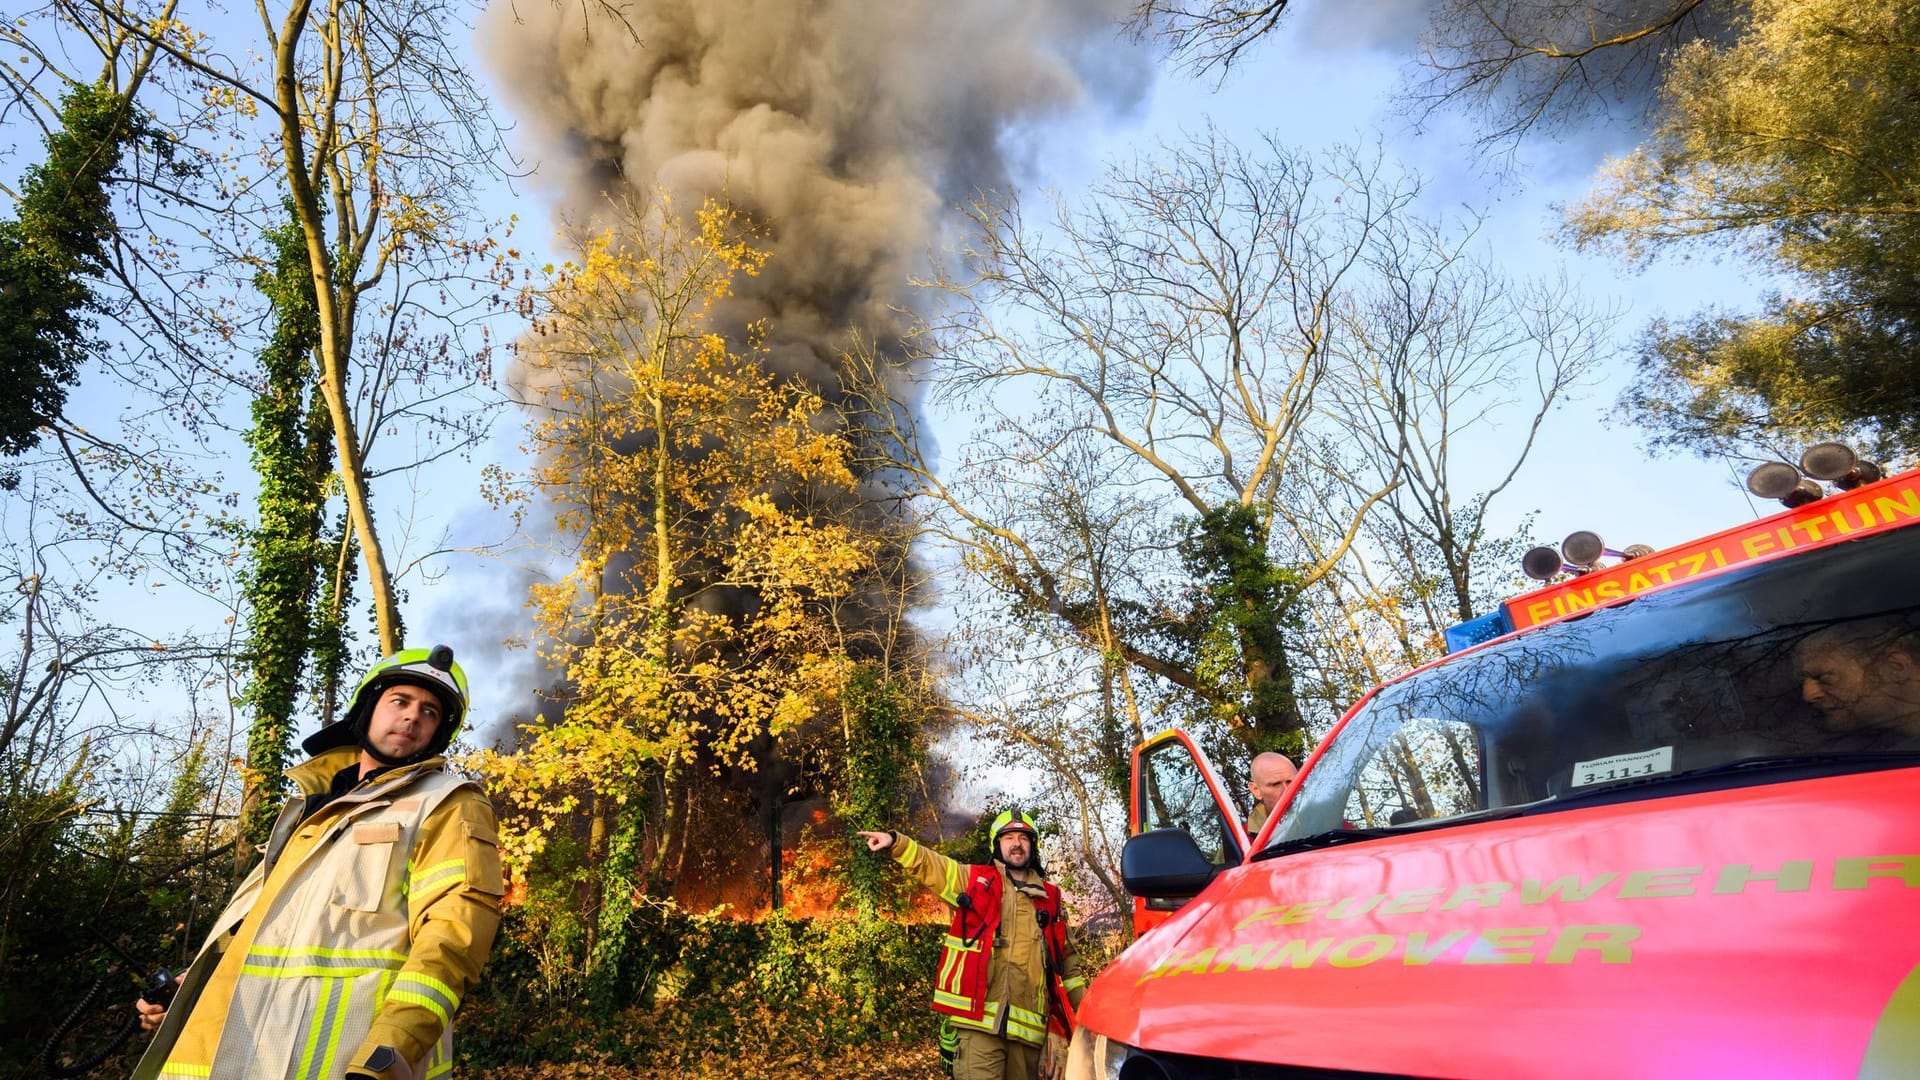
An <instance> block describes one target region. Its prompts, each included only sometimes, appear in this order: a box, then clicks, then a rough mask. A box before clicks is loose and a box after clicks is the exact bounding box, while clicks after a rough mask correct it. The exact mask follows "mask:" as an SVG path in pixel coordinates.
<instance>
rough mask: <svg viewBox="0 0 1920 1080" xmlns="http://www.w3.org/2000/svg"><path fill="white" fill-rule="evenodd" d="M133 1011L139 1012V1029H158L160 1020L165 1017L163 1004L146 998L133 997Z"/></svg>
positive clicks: (165, 1009) (165, 1008) (165, 1012)
mask: <svg viewBox="0 0 1920 1080" xmlns="http://www.w3.org/2000/svg"><path fill="white" fill-rule="evenodd" d="M133 1011H135V1012H137V1013H139V1014H140V1030H141V1031H159V1030H160V1024H161V1022H162V1021H164V1020H165V1019H166V1018H167V1007H166V1006H165V1005H156V1004H154V1003H153V1002H151V1001H148V1000H147V999H146V998H135V999H134V1001H133Z"/></svg>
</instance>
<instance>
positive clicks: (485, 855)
mask: <svg viewBox="0 0 1920 1080" xmlns="http://www.w3.org/2000/svg"><path fill="white" fill-rule="evenodd" d="M466 712H467V678H466V675H465V674H464V673H463V672H461V670H460V668H459V666H458V665H456V664H455V663H454V662H453V650H452V649H449V648H447V647H446V646H444V645H441V646H437V647H435V648H433V649H431V650H428V649H410V650H407V651H405V652H400V653H396V654H395V655H393V656H389V657H387V658H386V659H384V660H382V661H380V662H379V663H378V664H375V665H374V667H373V669H372V670H371V671H369V672H368V673H367V676H366V678H364V679H362V680H361V682H360V685H359V687H358V688H357V689H356V690H355V691H354V695H353V700H352V702H351V704H350V705H349V706H348V708H347V712H346V715H345V716H344V717H343V718H342V719H341V720H340V721H339V722H337V723H334V724H330V725H328V726H326V727H324V728H321V729H320V731H318V732H316V733H315V734H314V735H312V736H311V737H309V738H308V739H307V740H306V742H305V743H304V744H303V746H304V747H305V749H306V751H307V752H308V753H310V754H312V755H313V757H312V758H310V759H309V760H307V761H306V762H303V763H302V764H300V765H299V766H297V767H295V768H294V769H292V770H290V771H289V772H288V774H287V775H288V777H289V778H290V779H291V780H292V781H293V783H294V784H295V785H296V787H297V788H298V791H297V793H296V794H295V795H294V796H293V797H292V798H290V799H288V800H287V803H286V805H285V806H284V807H283V808H282V809H281V812H280V817H279V820H278V821H277V822H276V823H275V824H274V827H273V834H272V838H271V839H270V840H269V841H268V843H267V847H266V853H265V857H264V858H263V859H262V860H261V862H260V863H259V864H258V865H256V866H255V867H254V868H253V870H252V872H250V873H249V874H248V875H247V877H246V879H245V880H244V881H242V882H241V883H240V887H239V889H238V890H237V891H236V892H235V893H234V896H233V899H232V900H231V901H230V902H229V903H228V905H227V909H226V910H225V911H224V912H222V913H221V915H220V917H219V919H218V920H216V921H215V922H214V923H213V925H212V928H211V933H210V934H209V935H208V938H207V941H206V944H205V945H203V946H202V947H201V950H200V953H199V955H198V956H197V957H196V958H195V959H194V961H193V964H192V966H191V967H189V968H188V969H187V972H186V974H185V975H184V976H183V977H182V978H181V980H180V983H179V989H178V992H177V993H176V994H175V995H174V998H173V1001H172V1002H171V1004H170V1005H158V1004H150V1003H148V1002H145V1001H142V1002H140V1003H139V1005H138V1006H137V1007H138V1008H139V1010H140V1018H141V1022H142V1025H143V1026H144V1027H146V1028H147V1030H150V1031H151V1030H154V1029H158V1031H159V1034H158V1035H157V1036H155V1038H154V1040H153V1044H152V1045H151V1046H150V1047H148V1049H147V1052H146V1054H145V1056H143V1057H142V1058H141V1059H140V1064H139V1066H138V1067H137V1068H136V1069H135V1070H134V1074H133V1075H134V1078H135V1080H171V1078H181V1080H184V1078H188V1077H194V1078H203V1080H253V1078H256V1077H262V1078H263V1077H275V1078H282V1077H285V1078H293V1077H299V1078H302V1080H341V1078H342V1077H346V1078H356V1080H365V1078H371V1080H426V1078H431V1077H440V1076H444V1075H447V1074H448V1073H450V1072H451V1071H452V1069H453V1023H452V1021H453V1013H454V1010H456V1009H458V1008H459V1007H460V998H461V996H462V995H464V994H465V993H466V992H467V990H468V989H470V988H471V987H472V986H473V984H474V982H475V981H476V980H477V979H478V978H479V977H480V967H481V965H482V964H484V963H485V962H486V958H487V952H488V950H489V949H491V948H492V946H493V936H494V932H495V931H496V930H497V929H498V928H499V925H500V899H501V895H502V893H503V892H504V891H505V890H504V889H503V888H502V884H501V878H500V852H499V843H498V839H497V835H498V834H497V832H496V826H495V824H494V816H493V804H492V803H491V802H489V801H488V799H487V795H486V792H485V791H484V790H483V789H482V788H481V787H480V785H479V784H478V783H476V782H474V781H473V780H470V779H467V778H465V777H462V776H459V775H457V774H455V773H453V772H451V771H449V770H448V768H447V761H446V758H444V757H442V756H441V754H442V753H443V752H444V751H445V750H446V748H447V744H448V743H450V742H452V741H453V737H454V735H455V734H456V733H457V732H458V731H459V730H460V723H461V720H462V719H464V718H465V716H466Z"/></svg>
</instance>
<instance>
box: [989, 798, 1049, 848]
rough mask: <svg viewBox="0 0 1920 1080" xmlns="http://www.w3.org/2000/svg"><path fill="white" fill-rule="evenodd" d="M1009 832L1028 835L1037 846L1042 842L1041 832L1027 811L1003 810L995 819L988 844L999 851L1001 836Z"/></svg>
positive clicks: (1016, 809)
mask: <svg viewBox="0 0 1920 1080" xmlns="http://www.w3.org/2000/svg"><path fill="white" fill-rule="evenodd" d="M1009 832H1017V833H1026V834H1027V836H1029V837H1030V838H1032V840H1033V842H1034V843H1035V844H1038V843H1039V842H1040V830H1039V829H1037V828H1034V825H1033V819H1032V818H1030V817H1028V816H1027V814H1026V811H1024V810H1021V809H1019V808H1017V807H1016V808H1014V809H1012V810H1002V811H1000V816H999V817H997V818H994V819H993V828H992V829H991V830H989V832H988V835H987V843H989V844H991V845H993V848H994V850H995V851H998V850H999V849H1000V834H1001V833H1009Z"/></svg>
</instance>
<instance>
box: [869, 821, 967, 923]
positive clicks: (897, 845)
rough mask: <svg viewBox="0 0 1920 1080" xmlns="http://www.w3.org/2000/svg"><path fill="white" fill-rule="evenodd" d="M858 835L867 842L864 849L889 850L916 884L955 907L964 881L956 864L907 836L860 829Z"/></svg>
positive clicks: (957, 904)
mask: <svg viewBox="0 0 1920 1080" xmlns="http://www.w3.org/2000/svg"><path fill="white" fill-rule="evenodd" d="M860 838H861V839H863V840H865V841H866V842H867V850H868V851H891V852H892V853H893V858H894V861H895V862H897V863H899V864H900V865H901V866H902V867H904V868H905V869H906V871H907V874H908V875H909V876H910V877H912V878H913V880H914V881H915V882H916V883H918V884H920V885H922V886H924V887H925V888H928V889H932V890H933V891H934V892H935V893H938V894H939V896H940V899H941V900H942V901H943V902H945V903H947V904H951V905H954V906H956V907H957V906H959V903H960V886H961V883H962V882H963V881H964V880H965V875H964V874H962V873H961V865H960V864H959V863H957V862H955V861H953V860H952V859H949V858H947V857H946V856H945V855H942V854H940V853H939V852H937V851H934V850H932V849H930V848H927V847H924V846H922V845H921V844H918V843H915V842H914V839H913V837H911V836H901V835H900V834H899V833H895V832H866V831H862V832H861V833H860Z"/></svg>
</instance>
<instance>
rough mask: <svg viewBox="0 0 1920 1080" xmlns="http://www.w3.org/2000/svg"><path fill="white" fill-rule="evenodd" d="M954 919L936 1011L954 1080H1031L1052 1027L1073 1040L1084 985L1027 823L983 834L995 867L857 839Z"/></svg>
mask: <svg viewBox="0 0 1920 1080" xmlns="http://www.w3.org/2000/svg"><path fill="white" fill-rule="evenodd" d="M860 836H861V837H862V838H864V839H865V840H866V842H867V849H868V850H869V851H891V852H893V857H894V859H895V860H896V861H898V862H899V863H900V865H901V866H903V867H905V868H906V871H907V873H908V874H910V875H912V877H913V880H914V881H916V882H918V883H919V884H920V885H922V886H924V887H926V888H928V889H931V890H933V891H934V892H935V893H937V894H939V896H940V899H941V900H942V901H943V902H945V903H946V904H947V906H949V907H951V908H952V909H953V922H952V924H951V925H950V926H949V927H948V929H947V936H946V940H945V942H944V943H943V944H942V946H941V950H940V966H939V970H938V972H937V974H936V977H935V979H934V985H933V1009H934V1011H935V1012H938V1013H941V1014H943V1015H944V1017H945V1019H944V1020H943V1021H942V1023H941V1037H940V1041H941V1051H942V1055H941V1056H942V1057H943V1058H944V1057H948V1056H951V1060H952V1062H953V1065H952V1071H953V1076H954V1077H955V1080H1034V1078H1035V1077H1037V1076H1039V1074H1040V1064H1041V1057H1042V1051H1043V1049H1044V1048H1045V1046H1046V1042H1047V1031H1048V1028H1049V1025H1050V1024H1051V1026H1052V1028H1053V1030H1054V1031H1055V1032H1056V1033H1060V1034H1066V1033H1069V1032H1070V1028H1071V1023H1072V1012H1071V1006H1072V1005H1078V1004H1079V1002H1080V995H1081V994H1082V993H1083V992H1084V991H1085V989H1086V980H1085V979H1083V978H1080V977H1079V975H1078V974H1077V972H1076V970H1075V958H1074V955H1073V950H1072V947H1071V946H1069V945H1068V943H1067V917H1066V907H1065V905H1064V904H1063V903H1062V901H1061V898H1060V889H1059V888H1058V887H1057V886H1055V885H1053V884H1052V883H1051V882H1049V881H1047V879H1046V873H1045V871H1044V870H1043V869H1042V867H1041V865H1040V858H1039V843H1040V833H1039V831H1038V830H1037V829H1035V828H1034V825H1033V819H1032V818H1030V817H1028V816H1027V815H1026V814H1024V813H1021V812H1019V811H1018V810H1008V811H1005V812H1003V813H1001V814H1000V816H999V817H997V818H995V819H994V822H993V828H992V830H991V831H990V844H991V846H992V849H993V860H992V861H991V862H989V863H986V864H972V865H970V864H967V863H961V862H956V861H955V860H953V859H949V858H947V857H946V856H945V855H942V854H940V853H939V852H936V851H931V850H929V849H928V848H926V847H924V846H922V845H920V844H917V843H915V842H914V841H913V839H912V838H911V837H903V836H901V835H900V834H898V833H893V832H862V833H861V834H860Z"/></svg>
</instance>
